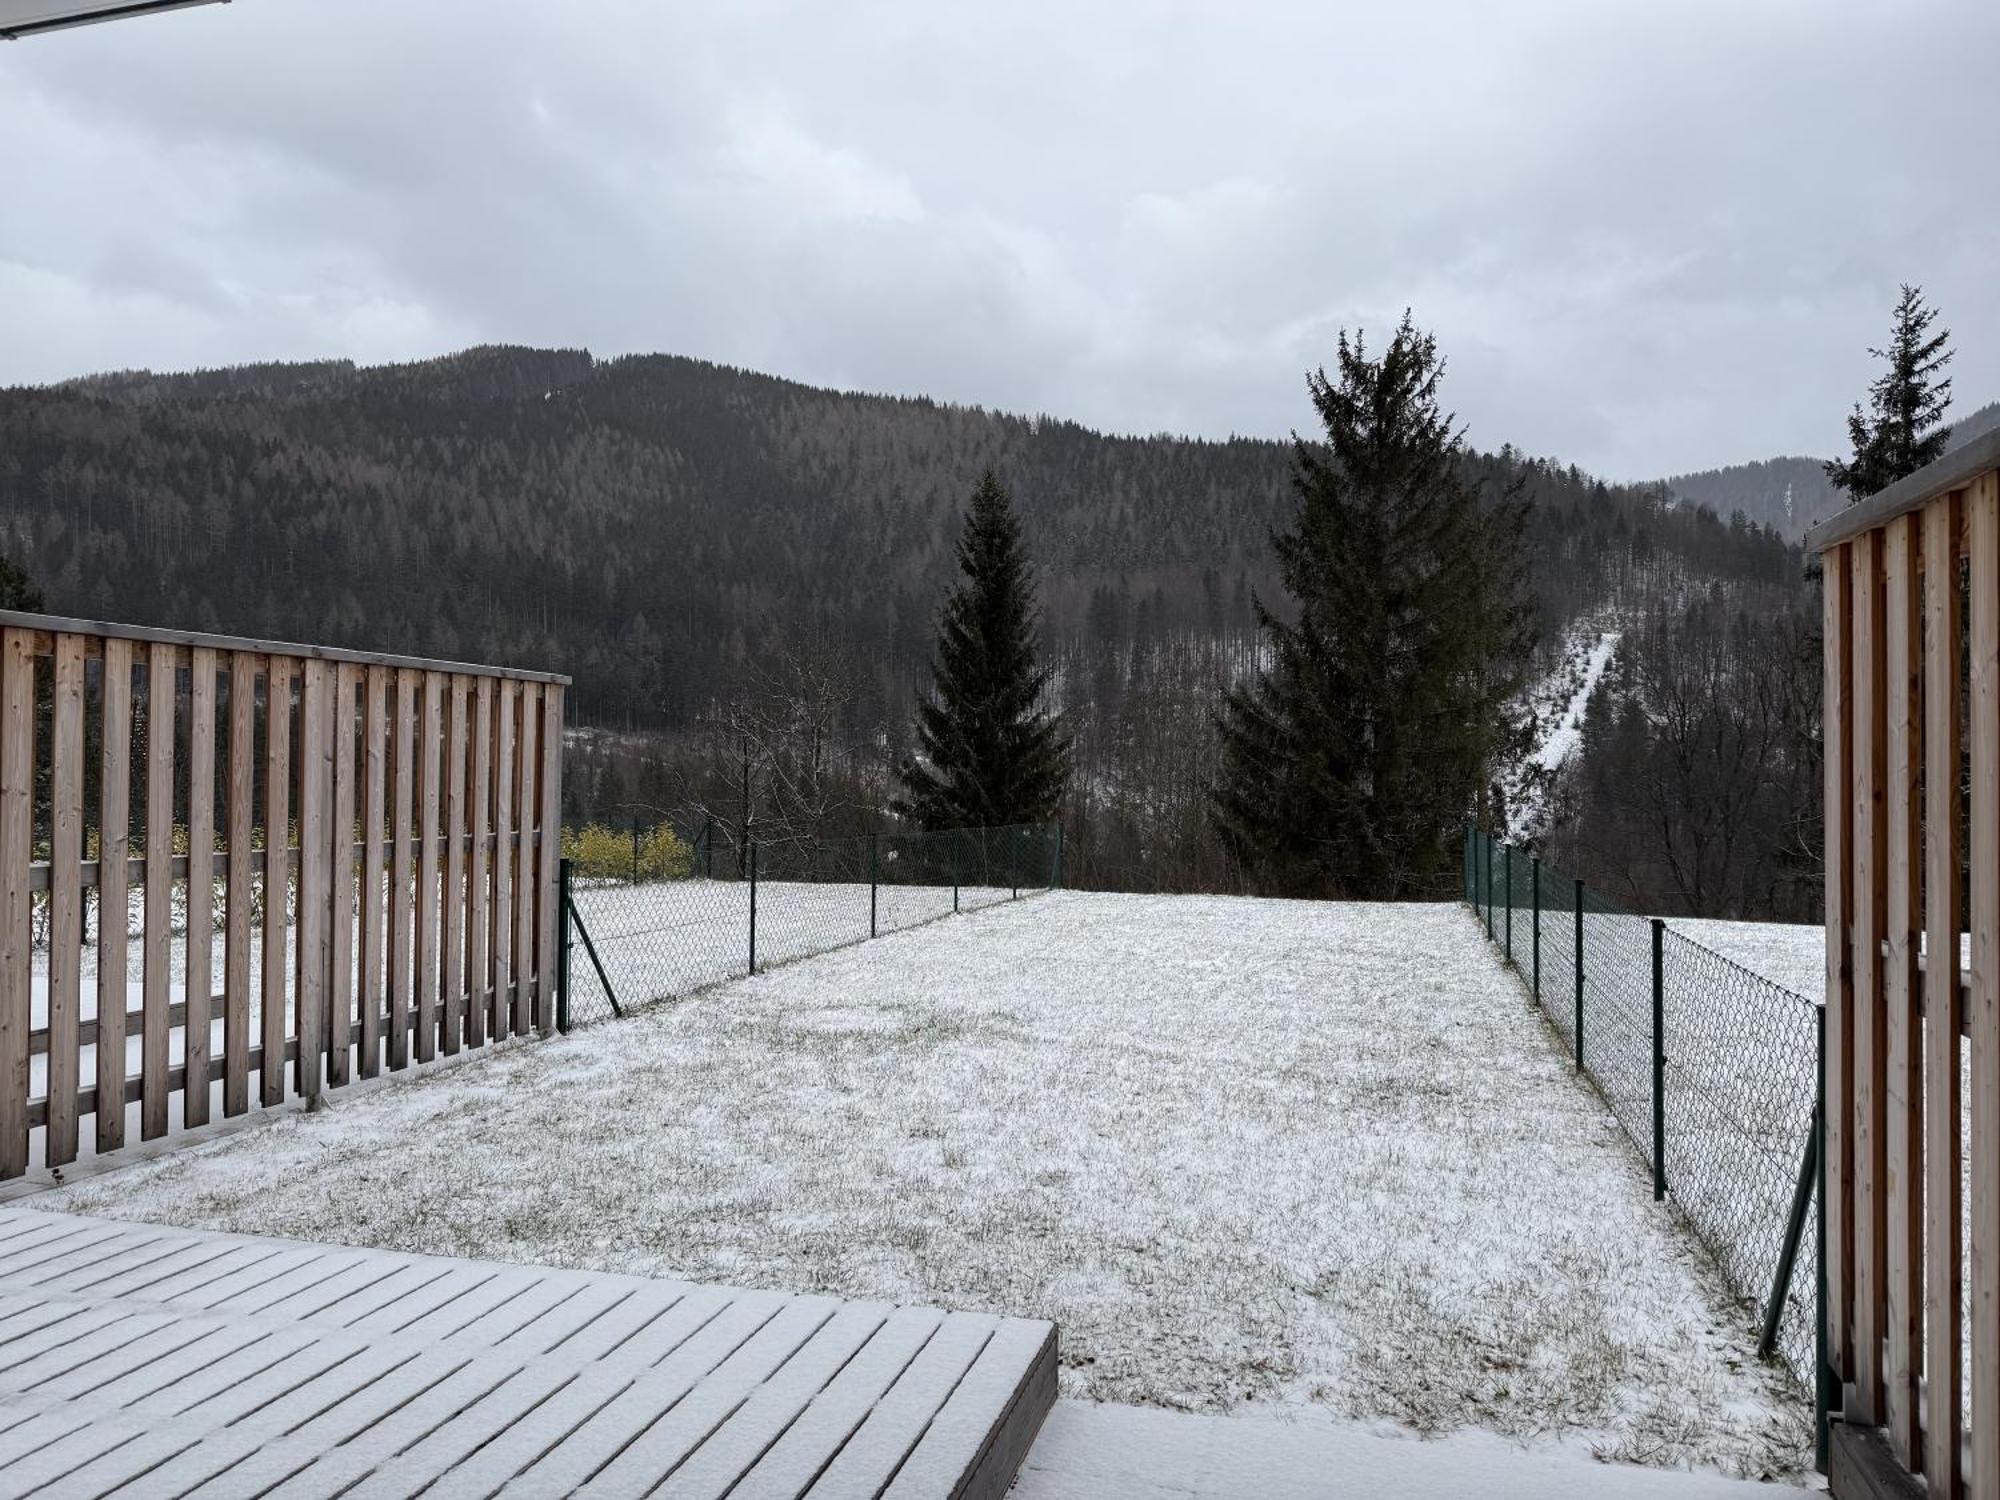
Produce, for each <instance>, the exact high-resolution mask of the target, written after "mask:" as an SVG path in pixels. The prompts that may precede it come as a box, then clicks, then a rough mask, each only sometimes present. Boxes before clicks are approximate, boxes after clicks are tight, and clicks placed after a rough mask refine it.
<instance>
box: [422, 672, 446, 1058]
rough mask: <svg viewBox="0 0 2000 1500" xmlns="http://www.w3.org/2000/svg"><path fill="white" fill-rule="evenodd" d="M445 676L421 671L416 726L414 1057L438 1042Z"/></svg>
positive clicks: (429, 1052)
mask: <svg viewBox="0 0 2000 1500" xmlns="http://www.w3.org/2000/svg"><path fill="white" fill-rule="evenodd" d="M444 686H445V677H444V674H443V673H442V672H426V673H425V674H424V707H423V716H422V720H421V722H420V725H419V727H418V730H417V783H418V788H417V815H418V817H419V818H420V819H422V823H423V831H422V834H421V836H420V838H419V841H418V846H417V848H418V854H417V1061H418V1062H429V1061H430V1060H431V1059H432V1058H434V1057H436V1056H437V1044H438V917H439V910H438V816H439V813H440V811H441V810H442V808H443V804H444V798H443V797H442V796H441V795H440V787H439V784H438V781H439V772H440V770H441V768H442V766H443V754H442V749H443V747H442V744H441V741H442V740H443V738H444V715H443V712H442V709H443V699H444Z"/></svg>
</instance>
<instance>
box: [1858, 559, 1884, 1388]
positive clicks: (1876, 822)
mask: <svg viewBox="0 0 2000 1500" xmlns="http://www.w3.org/2000/svg"><path fill="white" fill-rule="evenodd" d="M1851 550H1852V551H1853V553H1854V559H1855V566H1854V898H1855V913H1854V952H1853V960H1852V961H1853V964H1854V1389H1855V1404H1856V1415H1858V1416H1859V1417H1860V1419H1861V1420H1863V1421H1866V1422H1869V1423H1871V1424H1879V1423H1880V1422H1881V1420H1882V1341H1883V1335H1884V1334H1885V1332H1886V1330H1887V1322H1888V1307H1887V1296H1886V1292H1887V1286H1886V1282H1885V1280H1884V1270H1885V1267H1884V1261H1885V1260H1886V1259H1887V1252H1888V1211H1887V1204H1886V1201H1885V1198H1884V1194H1883V1178H1884V1176H1885V1173H1886V1170H1887V1159H1886V1150H1885V1148H1886V1144H1887V1143H1886V1141H1885V1138H1884V1129H1885V1121H1884V1102H1885V1101H1884V1097H1883V1091H1882V1084H1883V1078H1884V1074H1885V1070H1886V1060H1885V1043H1886V1041H1887V1031H1886V1027H1885V1024H1884V1022H1885V1015H1884V1010H1883V1005H1882V957H1881V951H1882V937H1883V929H1884V926H1885V924H1886V920H1887V895H1888V880H1887V878H1886V876H1885V872H1884V868H1883V861H1884V857H1885V853H1886V845H1887V842H1888V831H1887V823H1886V814H1887V806H1886V802H1885V797H1884V792H1885V789H1886V786H1887V783H1888V733H1887V730H1888V715H1887V710H1886V708H1885V699H1886V697H1887V693H1888V688H1887V682H1886V680H1885V679H1886V673H1887V657H1886V655H1885V653H1884V645H1885V641H1884V634H1885V620H1884V604H1885V600H1884V597H1883V577H1882V537H1881V534H1880V533H1879V532H1868V533H1866V534H1864V535H1862V536H1859V537H1857V538H1855V540H1854V544H1853V547H1852V549H1851Z"/></svg>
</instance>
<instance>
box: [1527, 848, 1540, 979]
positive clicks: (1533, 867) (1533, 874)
mask: <svg viewBox="0 0 2000 1500" xmlns="http://www.w3.org/2000/svg"><path fill="white" fill-rule="evenodd" d="M1528 859H1529V864H1528V886H1529V889H1530V891H1531V892H1532V893H1533V901H1534V908H1533V910H1534V920H1535V943H1534V948H1535V958H1534V980H1533V989H1534V994H1535V1004H1537V1005H1540V1004H1541V1003H1542V861H1541V858H1540V856H1538V855H1532V854H1531V855H1529V856H1528Z"/></svg>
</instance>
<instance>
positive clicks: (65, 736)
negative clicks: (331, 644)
mask: <svg viewBox="0 0 2000 1500" xmlns="http://www.w3.org/2000/svg"><path fill="white" fill-rule="evenodd" d="M566 685H567V679H566V678H562V677H556V676H551V675H547V674H542V673H532V672H510V671H501V670H498V669H495V668H491V667H482V666H472V665H467V664H462V663H454V662H436V661H417V660H412V659H409V658H403V657H389V656H381V655H373V654H368V653H363V652H349V651H339V650H332V649H327V648H321V647H314V646H298V645H287V644H282V643H278V642H271V641H250V640H237V639H232V638H229V637H221V636H209V635H195V634H186V633H180V632H172V631H160V630H147V629H139V628H135V627H130V626H123V625H108V624H98V623H93V622H86V621H81V620H68V619H59V618H55V617H52V616H43V615H29V614H19V613H13V612H6V611H0V1178H12V1177H19V1176H21V1175H22V1174H24V1173H25V1172H27V1171H28V1170H29V1169H30V1168H31V1167H34V1166H38V1165H39V1166H46V1167H50V1168H61V1167H64V1166H67V1165H69V1164H70V1163H72V1162H74V1161H76V1160H77V1158H78V1155H79V1152H80V1150H81V1149H82V1148H83V1146H84V1144H85V1143H86V1142H88V1143H91V1144H92V1145H94V1148H95V1151H96V1152H97V1153H99V1154H103V1153H107V1152H112V1151H116V1150H118V1149H119V1148H121V1147H123V1146H124V1145H126V1144H127V1143H128V1140H129V1139H131V1137H132V1134H133V1130H134V1127H135V1126H136V1134H137V1138H138V1139H141V1140H147V1141H151V1140H156V1139H159V1138H161V1137H164V1136H167V1135H170V1134H172V1133H174V1132H176V1131H178V1130H180V1129H183V1128H190V1127H195V1126H199V1125H202V1124H205V1123H207V1122H208V1121H209V1120H210V1119H211V1118H212V1117H214V1116H218V1115H219V1116H234V1115H241V1114H243V1113H245V1112H246V1111H248V1110H249V1109H250V1108H251V1107H252V1100H253V1098H254V1099H255V1100H256V1102H257V1103H258V1104H259V1105H261V1106H264V1107H270V1106H275V1105H279V1104H283V1103H286V1102H287V1101H290V1100H297V1099H305V1100H312V1099H315V1098H317V1097H319V1095H320V1094H321V1093H322V1092H323V1091H324V1090H326V1089H328V1088H338V1087H340V1086H342V1085H344V1084H347V1083H349V1082H350V1081H352V1080H357V1079H366V1078H372V1077H375V1076H377V1075H378V1074H379V1073H380V1072H381V1071H382V1069H383V1067H384V1066H385V1065H386V1066H387V1067H388V1068H390V1069H398V1068H403V1067H407V1066H409V1065H410V1064H411V1063H413V1062H427V1061H430V1060H431V1059H433V1058H435V1057H437V1056H438V1055H439V1054H440V1053H441V1052H442V1053H447V1054H449V1053H453V1052H457V1051H459V1050H461V1049H462V1048H463V1047H478V1046H481V1045H484V1044H485V1043H487V1042H488V1041H491V1040H495V1039H498V1038H503V1037H506V1036H509V1035H525V1034H529V1033H535V1032H539V1033H543V1034H546V1033H548V1032H549V1031H551V1030H553V1028H554V1024H555V1002H556V995H555V985H556V981H557V970H558V964H557V962H556V955H555V944H556V940H557V939H556V934H557V931H558V926H557V920H556V919H557V913H556V906H555V903H556V900H557V891H556V868H557V864H556V862H557V857H558V850H559V840H560V834H561V830H560V826H559V813H560V807H561V775H562V757H561V737H562V703H563V692H564V688H565V686H566ZM253 1080H254V1084H253ZM135 1106H136V1110H137V1113H136V1119H135V1118H134V1117H133V1115H132V1113H131V1112H132V1111H133V1109H134V1107H135ZM85 1116H90V1117H91V1118H92V1126H91V1128H90V1130H89V1132H88V1133H85V1131H84V1129H83V1127H82V1124H81V1122H82V1120H83V1117H85Z"/></svg>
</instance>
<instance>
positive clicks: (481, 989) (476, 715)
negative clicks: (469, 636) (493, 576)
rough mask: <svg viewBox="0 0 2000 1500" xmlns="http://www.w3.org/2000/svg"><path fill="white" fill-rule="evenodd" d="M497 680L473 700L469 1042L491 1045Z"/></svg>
mask: <svg viewBox="0 0 2000 1500" xmlns="http://www.w3.org/2000/svg"><path fill="white" fill-rule="evenodd" d="M493 700H494V694H493V679H492V678H490V677H481V678H478V679H477V680H476V685H475V686H474V688H473V701H472V791H471V795H470V797H469V798H468V799H467V800H468V801H469V802H470V803H471V808H472V860H471V869H470V872H469V874H468V877H467V880H466V888H467V889H466V897H467V900H468V902H469V903H470V907H471V914H470V915H469V916H468V917H467V919H466V934H465V974H466V986H467V995H466V1003H465V1040H466V1044H467V1045H468V1046H473V1047H478V1046H481V1045H483V1044H484V1043H485V1041H486V1033H487V1030H488V1020H487V1018H488V1016H489V1014H490V1013H491V1010H492V1001H491V999H490V997H491V995H492V993H493V973H492V968H491V963H492V953H493V943H492V934H493V851H492V848H491V847H490V845H489V844H488V842H487V840H488V837H489V836H490V835H491V833H492V831H493V714H494V707H493Z"/></svg>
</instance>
